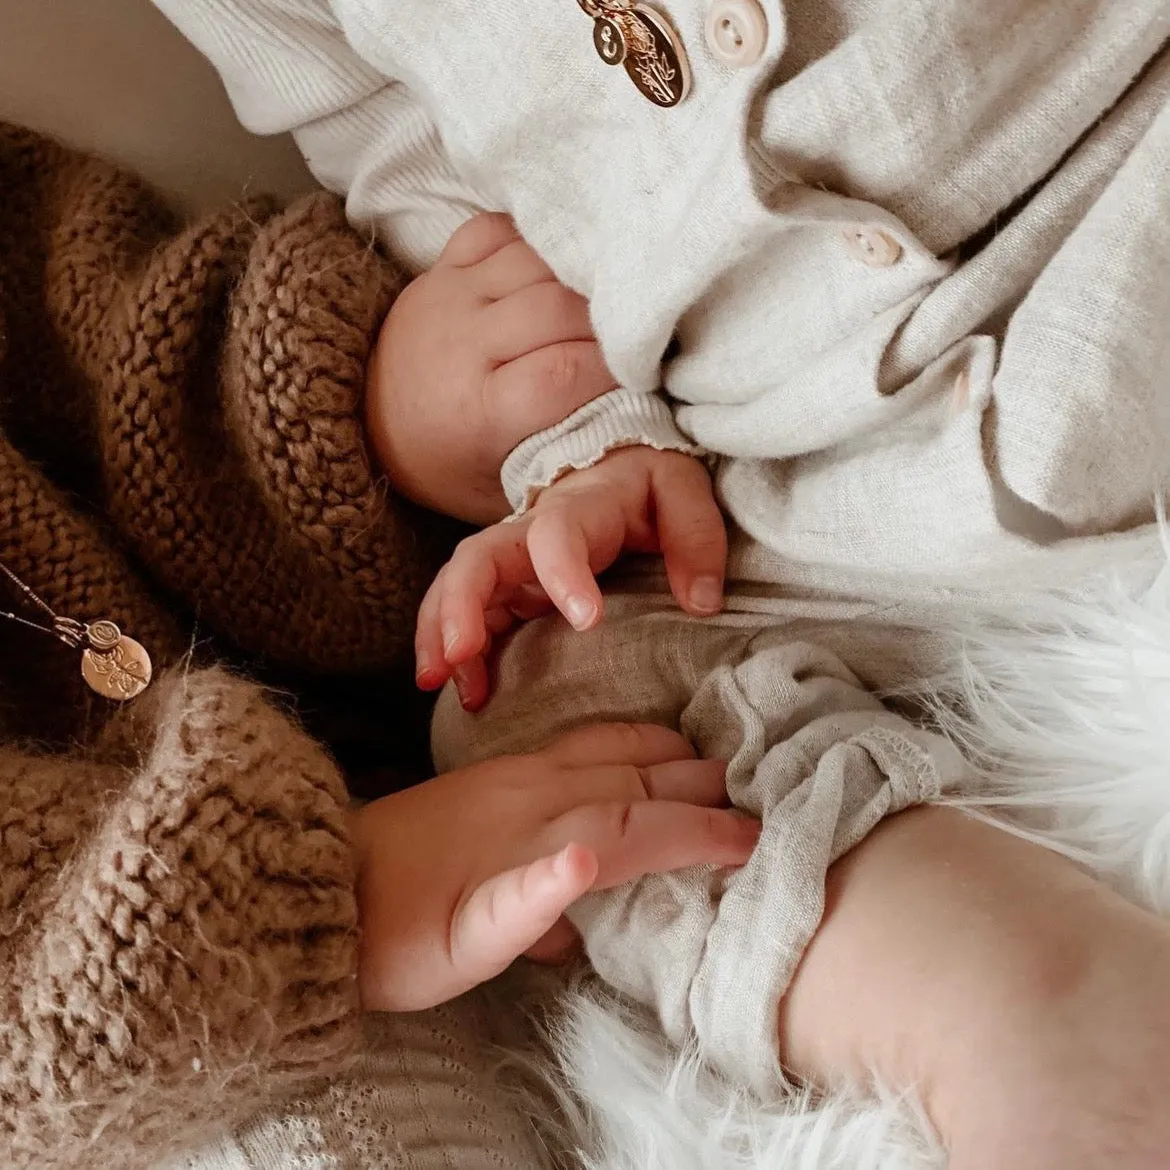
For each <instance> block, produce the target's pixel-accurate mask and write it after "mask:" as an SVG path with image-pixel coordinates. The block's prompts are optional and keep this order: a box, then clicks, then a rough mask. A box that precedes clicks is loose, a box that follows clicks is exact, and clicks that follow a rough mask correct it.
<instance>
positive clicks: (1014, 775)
mask: <svg viewBox="0 0 1170 1170" xmlns="http://www.w3.org/2000/svg"><path fill="white" fill-rule="evenodd" d="M1159 568H1160V569H1161V571H1160V572H1159ZM1151 578H1152V579H1153V583H1152V585H1151V584H1149V582H1150V581H1151ZM957 633H958V635H959V637H958V638H957V639H956V644H957V646H959V647H961V649H960V650H958V651H957V653H956V655H955V661H954V666H953V670H952V671H951V673H950V674H949V675H948V676H947V677H944V678H940V679H934V680H931V683H930V686H929V687H927V688H926V692H925V693H926V697H927V700H928V701H930V702H933V703H934V704H935V705H936V706H937V708H938V709H939V710H940V712H941V718H942V719H943V721H944V723H945V724H946V726H947V730H948V731H949V732H950V733H951V734H952V735H954V736H955V737H956V738H957V739H958V740H960V741H961V742H962V743H964V745H965V746H966V748H967V750H968V751H969V753H970V754H971V756H972V758H974V759H975V760H976V761H977V762H978V763H979V764H980V765H981V770H980V771H981V785H980V787H979V791H978V792H977V793H976V794H975V795H974V796H973V797H971V798H970V799H968V800H967V801H965V803H966V804H967V805H969V806H971V807H973V808H974V809H976V810H977V811H982V812H984V813H985V814H986V815H995V816H996V818H997V819H998V820H1001V821H1002V820H1005V819H1009V820H1010V822H1011V824H1012V825H1013V827H1014V828H1015V830H1016V831H1018V832H1020V833H1022V834H1024V835H1027V836H1030V837H1035V838H1037V839H1040V840H1043V841H1045V842H1047V843H1048V844H1049V845H1051V846H1052V847H1054V848H1057V849H1059V850H1061V851H1062V852H1065V853H1067V854H1069V855H1070V856H1072V857H1074V858H1076V859H1077V860H1079V861H1081V862H1082V863H1084V864H1086V865H1088V866H1090V867H1091V868H1093V869H1094V870H1096V871H1097V872H1099V873H1100V874H1101V875H1102V876H1103V877H1105V878H1106V879H1107V880H1109V881H1110V882H1111V883H1113V884H1114V885H1116V886H1117V887H1118V888H1120V889H1121V890H1122V891H1123V892H1124V893H1126V894H1127V895H1128V896H1129V897H1131V898H1133V899H1134V900H1135V901H1138V902H1140V903H1142V904H1144V905H1147V906H1149V907H1151V908H1153V909H1155V910H1157V911H1159V912H1162V913H1168V912H1170V567H1167V566H1165V565H1164V563H1160V564H1147V563H1143V564H1128V565H1125V566H1118V567H1117V568H1116V571H1115V572H1114V574H1113V575H1112V576H1111V577H1110V578H1109V579H1108V580H1104V581H1102V582H1101V586H1100V588H1099V589H1097V590H1095V591H1094V592H1093V594H1092V595H1091V596H1082V597H1080V598H1079V599H1077V600H1072V599H1068V598H1060V597H1055V598H1053V597H1049V598H1044V599H1038V600H1034V601H1032V602H1030V603H1027V604H1019V605H1015V606H1012V607H1000V608H998V609H996V610H994V611H985V612H981V613H978V614H972V615H970V620H969V621H968V622H965V623H964V628H963V629H962V630H959V631H957ZM955 698H958V699H959V700H960V701H961V709H962V710H963V711H964V712H965V713H964V714H963V715H962V716H959V715H955V714H953V711H954V710H955V709H956V708H955V707H954V706H953V705H952V702H951V701H952V700H954V699H955ZM599 994H600V993H598V992H596V991H595V990H588V989H582V990H580V991H578V992H575V993H573V994H572V995H570V997H569V1000H568V1013H567V1019H566V1021H565V1022H564V1024H563V1027H562V1029H561V1031H560V1034H559V1037H558V1045H557V1047H558V1051H559V1054H560V1058H561V1061H562V1064H563V1071H564V1074H565V1077H564V1086H565V1087H564V1088H563V1090H562V1091H561V1094H560V1102H559V1104H560V1112H561V1114H562V1117H561V1119H560V1122H561V1125H562V1129H561V1132H560V1133H559V1135H558V1136H559V1138H560V1139H561V1140H563V1139H564V1137H565V1136H566V1135H567V1136H568V1137H569V1139H570V1144H571V1145H572V1146H575V1147H576V1148H577V1150H578V1151H579V1154H580V1160H581V1162H582V1163H583V1164H584V1165H585V1166H586V1167H587V1168H588V1170H941V1168H942V1167H944V1166H945V1163H946V1159H945V1157H944V1156H943V1155H942V1153H941V1152H940V1151H939V1150H938V1149H937V1147H936V1146H935V1144H934V1142H933V1141H932V1138H931V1136H930V1134H929V1131H928V1129H927V1127H926V1126H925V1124H924V1123H923V1122H922V1120H921V1118H920V1115H919V1114H917V1113H916V1111H915V1109H914V1107H913V1104H912V1102H909V1101H901V1102H899V1101H895V1100H893V1099H890V1100H887V1101H885V1102H883V1103H881V1104H880V1105H874V1104H865V1103H859V1102H853V1101H849V1100H845V1099H829V1100H827V1101H826V1100H821V1101H814V1100H811V1099H801V1100H788V1101H783V1100H778V1101H776V1102H774V1103H771V1104H764V1103H761V1102H759V1101H755V1100H752V1099H750V1098H749V1097H748V1096H746V1095H745V1094H742V1093H737V1092H735V1091H733V1090H731V1089H730V1088H729V1087H728V1086H727V1085H725V1084H723V1083H721V1082H719V1081H718V1080H716V1079H715V1078H714V1077H713V1076H711V1074H710V1073H709V1072H707V1071H705V1070H704V1069H703V1068H702V1067H701V1066H700V1064H699V1063H698V1062H697V1061H695V1060H694V1059H693V1058H691V1057H688V1056H686V1055H683V1056H681V1057H680V1056H679V1055H678V1054H677V1053H676V1052H675V1051H673V1050H672V1049H671V1048H670V1047H669V1046H668V1045H666V1044H665V1043H664V1042H663V1041H662V1040H661V1039H660V1038H659V1037H658V1036H657V1034H656V1033H655V1030H654V1029H653V1028H652V1027H650V1026H649V1025H648V1023H647V1022H646V1021H645V1020H643V1019H642V1018H641V1017H639V1016H638V1015H637V1014H636V1013H634V1012H632V1011H631V1010H629V1009H628V1008H623V1007H621V1006H620V1005H617V1004H614V1003H611V1002H609V1001H608V1000H606V999H603V998H599ZM582 1100H583V1101H585V1102H587V1105H586V1106H585V1107H582V1106H581V1105H580V1104H579V1102H580V1101H582ZM558 1144H559V1142H558Z"/></svg>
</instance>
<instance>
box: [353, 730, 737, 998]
mask: <svg viewBox="0 0 1170 1170" xmlns="http://www.w3.org/2000/svg"><path fill="white" fill-rule="evenodd" d="M723 774H724V766H723V765H722V764H721V763H718V762H715V761H710V760H696V759H695V758H694V753H693V752H692V751H691V749H690V748H689V746H688V745H687V743H686V741H685V740H684V739H683V738H682V736H680V735H676V734H675V733H674V732H672V731H668V730H667V729H666V728H663V727H652V726H623V725H603V726H594V727H585V728H581V729H580V730H579V731H576V732H572V733H570V734H569V735H567V736H563V737H562V738H561V739H559V740H557V741H556V742H555V743H554V744H553V745H552V746H551V747H549V748H547V749H546V750H544V751H542V752H537V753H534V754H532V755H527V756H513V757H507V758H501V759H496V760H490V761H488V762H487V763H484V764H478V765H476V766H474V767H470V768H464V769H463V770H462V771H459V772H450V773H448V774H447V775H445V776H440V777H438V778H436V779H434V780H429V781H427V782H426V783H425V784H420V785H419V786H418V787H416V788H411V789H408V790H407V791H405V792H400V793H396V794H395V795H393V796H387V797H385V798H383V799H382V800H378V801H375V802H374V803H373V804H370V805H367V806H366V807H365V808H364V809H362V810H361V812H360V813H358V814H357V821H356V825H355V841H356V846H357V852H358V863H359V878H358V913H359V918H360V921H361V959H360V965H359V987H360V990H361V997H362V1004H363V1006H364V1007H365V1008H367V1009H369V1010H374V1011H415V1010H419V1009H422V1008H426V1007H430V1006H432V1005H433V1004H437V1003H442V1002H443V1001H445V1000H448V999H452V998H453V997H454V996H457V995H460V994H462V993H463V992H464V991H467V990H468V989H470V988H472V987H474V986H476V985H477V984H479V983H482V982H484V981H485V980H487V979H491V978H492V977H493V976H495V975H498V974H499V973H500V972H501V971H503V970H504V968H505V967H507V966H508V965H509V964H510V963H511V962H512V961H513V960H514V959H516V958H519V956H520V955H522V954H524V953H526V952H532V951H533V950H536V951H537V952H539V954H540V955H541V956H542V957H554V956H553V951H552V949H551V948H550V947H549V945H548V944H549V943H550V942H551V941H552V940H554V939H556V940H560V941H562V942H563V940H564V938H565V936H568V937H569V938H571V937H572V932H571V930H570V928H569V927H568V925H567V923H565V922H564V921H563V920H562V917H561V916H562V915H563V914H564V912H565V910H567V909H568V907H569V906H570V905H571V904H572V903H573V902H575V901H576V900H577V899H578V898H579V897H581V895H582V894H584V893H586V892H587V891H588V890H590V889H607V888H609V887H612V886H617V885H621V884H623V883H625V882H628V881H633V880H634V879H635V878H638V877H642V876H643V875H644V874H648V873H662V872H666V871H668V870H673V869H683V868H685V867H687V866H691V865H704V864H706V865H742V864H743V863H744V862H745V861H746V860H747V859H748V857H749V856H750V855H751V852H752V850H753V848H754V847H755V843H756V840H757V838H758V836H759V825H758V824H757V822H755V821H751V820H748V819H746V818H743V817H740V816H738V815H737V814H735V813H732V812H730V811H728V810H727V809H725V808H721V807H720V806H721V805H724V804H725V803H726V792H725V788H724V779H723ZM485 825H490V826H491V832H489V833H485V832H484V826H485ZM542 944H544V945H542Z"/></svg>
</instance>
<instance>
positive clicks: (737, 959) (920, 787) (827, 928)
mask: <svg viewBox="0 0 1170 1170" xmlns="http://www.w3.org/2000/svg"><path fill="white" fill-rule="evenodd" d="M615 616H616V615H615V614H613V613H611V617H610V619H609V620H608V621H607V625H606V627H604V628H603V630H602V631H598V633H597V634H596V635H594V636H590V637H587V638H582V637H581V636H580V635H571V634H570V635H564V636H562V635H559V634H558V633H557V632H556V630H555V629H554V628H550V627H549V626H548V625H545V626H544V627H543V628H542V627H541V626H533V627H527V628H526V629H525V630H523V631H521V633H520V635H519V636H518V638H517V640H516V645H514V647H513V652H512V653H511V654H509V655H508V656H506V658H505V661H504V663H503V669H502V673H501V682H502V693H501V694H500V696H499V699H498V700H496V701H495V702H494V703H493V705H492V707H491V708H489V711H488V712H487V713H486V715H485V716H483V717H480V718H477V719H472V720H466V719H464V718H462V717H461V716H460V715H459V714H458V712H457V709H456V708H454V706H453V705H452V704H451V703H450V702H449V701H448V702H447V703H446V704H445V706H444V710H443V712H442V713H441V717H440V719H439V722H438V724H437V743H436V748H437V751H438V754H439V755H440V756H442V755H443V754H444V750H445V751H446V752H447V753H448V757H447V766H454V765H455V763H456V762H466V761H467V760H468V759H470V758H475V757H477V756H482V755H489V754H498V753H500V752H507V751H515V750H522V749H524V748H529V747H533V746H537V745H538V744H539V742H541V741H542V740H543V739H547V738H549V737H550V736H551V735H553V734H555V733H556V732H559V731H561V730H564V729H565V728H567V727H568V726H572V725H575V724H579V723H581V722H586V721H591V720H595V719H621V718H625V719H647V720H656V721H660V722H664V723H668V724H675V725H678V724H679V723H681V724H682V725H683V727H684V728H685V729H686V730H687V731H688V732H689V733H690V734H691V735H692V737H693V738H694V739H695V740H696V741H697V742H698V743H699V745H700V747H701V748H702V749H703V750H704V751H705V752H707V753H708V754H712V755H722V756H723V757H724V758H730V759H731V761H732V767H731V771H730V773H729V787H730V788H731V789H732V790H733V793H734V795H735V796H736V798H737V802H738V803H740V804H742V805H744V806H745V807H749V808H754V809H756V810H757V811H762V812H763V813H764V815H765V820H766V822H767V823H768V828H767V829H766V831H765V837H764V840H763V842H762V844H761V850H760V852H759V853H758V854H757V856H756V857H755V858H753V861H752V863H751V865H749V867H748V868H747V869H745V871H743V873H741V874H740V875H737V876H736V877H735V878H734V879H732V880H731V881H730V882H724V881H722V880H720V878H719V876H718V875H714V874H711V873H710V872H694V871H692V872H688V873H685V874H678V875H667V876H665V877H660V878H651V879H646V880H644V881H642V882H639V883H636V884H635V885H632V886H629V887H625V888H624V889H622V890H618V891H613V892H611V893H608V894H605V895H599V896H594V897H592V898H590V899H587V900H586V902H585V903H584V904H583V906H582V907H581V911H582V912H581V914H580V915H579V919H578V920H579V922H580V924H581V925H582V926H583V928H584V932H585V935H586V939H587V943H588V945H589V949H590V953H591V956H592V957H593V959H594V962H595V964H596V965H597V966H598V968H599V970H600V971H601V973H602V974H603V975H604V976H606V977H607V978H608V979H609V980H610V981H611V982H614V983H616V984H617V985H618V986H619V987H621V988H622V989H623V990H625V991H627V992H628V993H629V994H631V995H634V996H635V997H637V998H640V999H642V1000H643V1001H644V1002H648V1003H651V1004H653V1005H654V1006H655V1007H656V1008H657V1010H658V1012H659V1014H660V1016H661V1018H662V1020H663V1023H664V1025H665V1027H666V1029H667V1031H668V1032H670V1033H671V1034H672V1035H674V1036H675V1038H676V1039H683V1038H684V1037H685V1038H690V1037H692V1036H694V1035H695V1034H697V1035H698V1038H699V1040H700V1042H701V1043H702V1044H703V1046H704V1048H705V1050H706V1052H707V1055H708V1056H709V1057H710V1058H711V1059H713V1060H714V1061H715V1062H716V1063H719V1064H720V1065H722V1066H723V1067H724V1069H725V1070H726V1071H728V1072H729V1073H731V1074H732V1075H733V1076H735V1077H737V1078H738V1079H740V1080H744V1079H746V1080H748V1081H750V1082H751V1083H753V1084H756V1085H757V1087H759V1088H761V1089H762V1090H763V1091H764V1092H765V1093H770V1094H774V1093H775V1092H776V1091H777V1089H778V1087H779V1085H780V1084H781V1076H780V1071H779V1067H780V1061H781V1060H783V1062H784V1064H785V1066H786V1067H787V1068H788V1069H789V1070H790V1071H791V1072H793V1073H795V1074H796V1075H797V1076H799V1077H800V1078H801V1079H802V1080H804V1081H806V1082H810V1083H813V1084H819V1085H824V1086H828V1085H832V1084H835V1083H838V1082H840V1081H842V1080H848V1081H851V1082H854V1083H857V1082H864V1081H866V1080H867V1079H868V1078H869V1077H870V1076H871V1075H872V1074H876V1075H877V1076H878V1077H880V1079H881V1080H882V1081H883V1082H884V1083H886V1084H887V1085H888V1086H891V1087H894V1088H896V1089H916V1090H918V1091H919V1092H920V1094H921V1095H922V1097H923V1099H924V1101H925V1103H926V1104H927V1107H928V1109H929V1110H930V1112H931V1115H932V1116H933V1117H934V1118H935V1120H936V1122H937V1124H938V1127H939V1130H940V1133H941V1134H942V1136H943V1138H944V1140H945V1141H946V1142H947V1144H948V1145H949V1146H950V1147H951V1148H952V1150H953V1154H954V1160H953V1166H954V1168H955V1170H980V1168H981V1167H983V1166H988V1167H995V1168H996V1170H1041V1168H1048V1167H1052V1170H1056V1168H1057V1167H1059V1168H1060V1170H1077V1168H1078V1167H1080V1166H1085V1167H1088V1166H1099V1165H1102V1164H1109V1165H1111V1166H1117V1167H1119V1168H1120V1167H1126V1168H1130V1167H1132V1168H1135V1170H1136V1168H1143V1170H1144V1168H1145V1167H1147V1166H1148V1167H1151V1168H1152V1167H1153V1166H1155V1165H1162V1151H1164V1150H1165V1149H1166V1148H1170V1133H1168V1132H1166V1127H1167V1126H1168V1125H1170V1113H1168V1114H1166V1115H1163V1114H1160V1113H1158V1112H1157V1110H1156V1108H1155V1106H1157V1105H1160V1100H1161V1088H1162V1086H1163V1085H1167V1084H1170V1076H1167V1070H1170V996H1167V995H1166V994H1165V988H1166V987H1168V986H1170V936H1168V933H1167V929H1166V927H1165V926H1164V925H1163V924H1162V923H1161V922H1160V921H1158V920H1156V919H1153V918H1151V917H1149V916H1148V915H1146V914H1144V913H1142V912H1140V911H1138V910H1136V909H1134V908H1133V907H1131V906H1129V905H1128V904H1127V903H1124V902H1122V901H1121V900H1120V899H1118V898H1116V897H1115V896H1114V895H1112V894H1110V893H1109V892H1107V891H1106V890H1105V889H1104V888H1103V887H1101V886H1099V885H1098V884H1097V883H1095V882H1093V881H1092V880H1091V879H1089V878H1087V877H1085V876H1084V875H1082V874H1081V873H1080V872H1079V871H1078V870H1076V869H1075V868H1074V867H1072V866H1071V865H1069V864H1068V863H1067V862H1065V861H1064V860H1062V859H1060V858H1058V857H1056V856H1055V855H1053V854H1051V853H1049V852H1047V851H1045V850H1043V849H1041V848H1039V847H1036V846H1034V845H1031V844H1026V843H1023V842H1021V841H1019V840H1017V839H1015V838H1013V837H1011V836H1009V835H1008V834H1006V833H1004V832H1002V831H1001V830H999V829H996V828H993V827H991V826H988V825H984V824H982V823H979V822H977V821H974V820H971V819H969V818H967V817H965V816H963V815H962V814H960V813H958V812H955V811H953V810H948V809H945V808H939V807H933V808H917V809H913V810H912V811H909V812H905V813H904V814H903V815H899V816H890V817H889V818H888V819H885V817H886V814H890V813H894V812H896V811H897V810H898V809H899V808H905V807H907V806H909V805H913V804H914V803H915V801H916V800H920V799H923V798H929V797H931V796H932V795H936V794H937V793H938V791H939V790H941V789H942V788H943V787H945V786H947V785H949V784H951V783H953V782H954V781H955V775H954V774H953V771H952V769H953V768H954V766H955V761H954V759H953V757H952V756H951V755H950V754H949V753H948V752H947V751H946V750H945V747H944V746H943V745H939V744H938V743H937V742H936V741H934V740H933V738H932V737H930V736H924V735H923V734H922V733H921V732H917V731H916V730H915V729H913V728H909V727H907V726H906V725H905V724H904V723H903V722H902V721H901V720H898V719H897V718H896V717H894V716H892V715H890V714H889V713H888V712H883V711H882V710H881V708H880V706H879V705H878V704H877V703H876V702H875V701H874V700H873V699H872V697H870V696H868V695H866V694H865V693H864V691H863V690H862V689H861V688H859V687H856V686H855V684H854V683H853V682H852V681H851V679H850V676H849V674H848V671H847V670H845V669H844V668H843V667H842V666H841V665H840V663H836V664H835V665H834V660H833V659H832V657H831V656H827V655H823V654H819V653H818V652H817V651H816V649H815V648H814V647H808V646H804V647H801V646H799V645H796V646H793V645H789V644H787V643H785V641H784V640H783V638H782V637H780V636H779V635H778V634H775V633H774V634H765V635H762V636H759V637H757V638H755V639H752V638H748V637H745V636H743V635H740V634H738V633H735V632H734V631H729V630H728V629H727V628H722V627H720V626H718V625H717V624H710V623H708V624H704V626H703V627H702V629H703V631H704V633H703V634H702V635H701V636H700V637H696V636H695V635H693V634H692V632H691V629H692V628H693V627H691V628H688V625H689V624H688V623H683V622H680V621H679V620H677V619H675V618H672V617H671V616H670V615H665V614H663V615H658V616H657V617H642V618H637V619H632V620H629V621H628V622H625V623H623V621H621V620H620V619H619V620H614V619H615ZM786 786H787V787H786ZM834 810H835V812H834ZM830 814H832V815H833V816H836V818H837V819H836V822H835V823H834V822H833V821H832V820H831V817H830ZM869 830H872V832H870V831H869ZM867 833H868V835H867ZM829 862H833V864H832V865H829ZM826 867H827V868H828V875H827V891H826V888H825V886H826V875H825V868H826ZM818 873H819V877H818ZM822 897H827V901H825V902H824V903H823V904H822V902H821V898H822ZM822 911H823V916H822ZM806 944H811V945H808V949H807V951H806V952H805V953H804V957H803V959H801V952H802V951H803V950H804V948H805V946H806ZM769 1069H771V1071H772V1074H773V1079H772V1080H771V1082H770V1084H769V1083H761V1071H762V1070H763V1071H764V1072H765V1073H766V1072H767V1070H769ZM1078 1159H1080V1160H1079V1161H1078Z"/></svg>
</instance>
